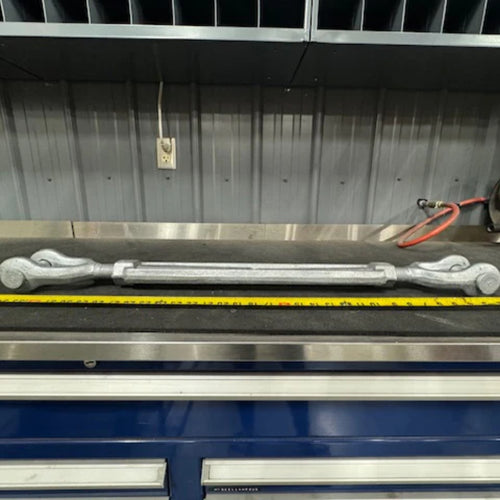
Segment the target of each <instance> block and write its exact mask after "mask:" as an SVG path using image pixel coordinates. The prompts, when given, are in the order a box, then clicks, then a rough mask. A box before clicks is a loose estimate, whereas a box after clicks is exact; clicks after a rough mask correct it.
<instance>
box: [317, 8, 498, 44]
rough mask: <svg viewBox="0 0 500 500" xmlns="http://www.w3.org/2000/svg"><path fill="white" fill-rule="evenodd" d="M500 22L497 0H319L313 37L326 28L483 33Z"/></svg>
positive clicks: (496, 29)
mask: <svg viewBox="0 0 500 500" xmlns="http://www.w3.org/2000/svg"><path fill="white" fill-rule="evenodd" d="M499 25H500V6H499V2H498V1H497V0H318V1H317V2H316V3H315V4H314V12H313V31H312V40H313V41H318V40H317V39H316V38H317V37H316V35H317V32H322V31H326V30H345V31H381V32H388V33H389V32H394V31H401V32H405V33H467V34H477V35H480V34H488V33H498V27H499ZM319 41H322V40H319Z"/></svg>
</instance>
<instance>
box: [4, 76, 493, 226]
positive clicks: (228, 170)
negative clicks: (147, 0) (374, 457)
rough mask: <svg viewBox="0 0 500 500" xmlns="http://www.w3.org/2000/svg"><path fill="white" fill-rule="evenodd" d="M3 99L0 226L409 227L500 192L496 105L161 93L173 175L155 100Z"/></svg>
mask: <svg viewBox="0 0 500 500" xmlns="http://www.w3.org/2000/svg"><path fill="white" fill-rule="evenodd" d="M2 85H3V87H2V92H1V101H0V104H1V108H0V112H1V120H0V127H1V128H2V130H1V131H0V155H1V158H2V162H3V165H2V168H1V169H0V218H2V219H72V220H114V221H172V222H193V221H198V222H296V223H308V222H309V223H316V222H318V223H385V222H391V223H397V222H401V223H404V222H411V221H414V220H416V218H417V217H419V216H421V214H418V210H417V209H416V208H415V201H416V199H417V198H419V197H428V198H438V199H451V200H457V199H462V198H465V197H469V196H472V195H482V194H485V193H487V192H488V190H489V189H490V188H491V187H492V185H493V183H494V181H495V180H496V178H498V177H500V148H499V147H498V143H499V141H498V139H499V135H500V94H480V93H478V94H474V93H463V94H462V93H446V92H412V91H390V90H339V89H323V88H315V89H313V88H307V89H283V88H276V87H274V88H273V87H269V88H266V87H208V86H207V87H199V86H196V85H191V86H187V85H186V86H166V87H165V90H164V108H163V109H164V130H165V135H167V136H173V137H176V139H177V147H178V150H177V170H176V171H168V170H158V169H157V168H156V153H155V138H156V136H157V126H158V125H157V110H156V100H157V92H158V88H157V86H156V85H149V84H138V85H135V84H128V83H124V84H111V83H110V84H107V83H103V84H101V83H76V84H75V83H71V84H68V83H65V82H61V83H54V84H44V83H31V82H5V83H3V84H2ZM478 217H479V216H478V215H477V212H476V215H471V216H469V215H465V216H464V217H463V219H462V222H463V223H471V222H476V221H478V220H479V219H478Z"/></svg>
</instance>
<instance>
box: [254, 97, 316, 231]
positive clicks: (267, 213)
mask: <svg viewBox="0 0 500 500" xmlns="http://www.w3.org/2000/svg"><path fill="white" fill-rule="evenodd" d="M263 99H264V112H263V113H264V114H263V146H262V150H263V160H262V165H263V173H262V222H297V223H300V222H304V223H305V222H309V206H310V204H309V195H310V191H309V184H310V173H311V165H310V163H311V147H312V124H313V109H314V90H312V89H290V90H288V89H283V88H267V89H264V96H263Z"/></svg>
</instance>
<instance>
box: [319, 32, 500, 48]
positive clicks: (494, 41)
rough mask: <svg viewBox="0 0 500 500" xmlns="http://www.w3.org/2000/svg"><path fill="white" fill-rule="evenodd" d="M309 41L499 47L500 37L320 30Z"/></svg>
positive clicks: (462, 34) (464, 34) (463, 34)
mask: <svg viewBox="0 0 500 500" xmlns="http://www.w3.org/2000/svg"><path fill="white" fill-rule="evenodd" d="M311 41H313V42H319V43H338V44H355V45H356V44H360V45H363V44H378V45H415V46H418V45H419V46H441V47H500V35H479V34H466V33H460V34H454V33H407V32H398V31H391V32H389V31H384V32H377V31H359V30H350V31H347V30H321V29H316V30H314V31H313V32H312V36H311Z"/></svg>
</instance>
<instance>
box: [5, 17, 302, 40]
mask: <svg viewBox="0 0 500 500" xmlns="http://www.w3.org/2000/svg"><path fill="white" fill-rule="evenodd" d="M2 36H6V37H10V36H15V37H22V36H25V37H30V38H33V37H56V38H108V39H109V38H113V39H118V38H126V39H136V40H137V39H145V40H147V39H155V40H159V39H164V40H221V41H231V40H234V41H249V42H259V41H261V42H304V41H306V40H307V30H306V29H304V28H242V27H237V28H233V27H224V26H217V27H214V26H154V25H138V24H135V25H127V24H123V25H117V24H116V25H115V24H83V23H82V24H64V23H28V22H27V23H25V22H3V23H0V37H2Z"/></svg>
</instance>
